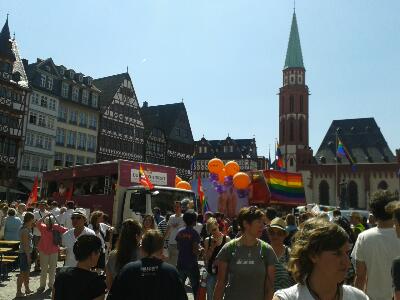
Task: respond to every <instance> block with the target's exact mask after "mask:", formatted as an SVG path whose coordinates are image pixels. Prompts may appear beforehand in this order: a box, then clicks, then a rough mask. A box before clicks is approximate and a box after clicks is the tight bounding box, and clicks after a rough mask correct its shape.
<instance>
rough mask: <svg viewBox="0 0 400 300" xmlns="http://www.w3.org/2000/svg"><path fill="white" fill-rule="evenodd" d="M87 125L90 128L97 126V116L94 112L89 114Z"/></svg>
mask: <svg viewBox="0 0 400 300" xmlns="http://www.w3.org/2000/svg"><path fill="white" fill-rule="evenodd" d="M89 127H90V128H91V129H96V128H97V116H96V114H89Z"/></svg>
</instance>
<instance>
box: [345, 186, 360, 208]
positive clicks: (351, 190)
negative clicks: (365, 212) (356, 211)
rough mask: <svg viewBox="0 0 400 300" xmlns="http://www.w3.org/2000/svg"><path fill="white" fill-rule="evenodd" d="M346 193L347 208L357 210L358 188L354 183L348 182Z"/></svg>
mask: <svg viewBox="0 0 400 300" xmlns="http://www.w3.org/2000/svg"><path fill="white" fill-rule="evenodd" d="M347 193H348V195H349V206H350V207H351V208H358V186H357V183H355V182H354V181H350V182H349V184H348V186H347Z"/></svg>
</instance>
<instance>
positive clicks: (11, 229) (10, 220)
mask: <svg viewBox="0 0 400 300" xmlns="http://www.w3.org/2000/svg"><path fill="white" fill-rule="evenodd" d="M21 226H22V222H21V219H20V218H18V217H15V216H8V217H7V218H6V222H5V224H4V239H5V240H6V241H19V240H20V239H19V230H20V228H21Z"/></svg>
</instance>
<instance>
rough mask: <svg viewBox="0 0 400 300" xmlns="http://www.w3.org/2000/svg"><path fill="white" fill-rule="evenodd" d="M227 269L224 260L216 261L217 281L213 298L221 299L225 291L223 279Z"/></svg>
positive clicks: (215, 299)
mask: <svg viewBox="0 0 400 300" xmlns="http://www.w3.org/2000/svg"><path fill="white" fill-rule="evenodd" d="M227 270H228V263H227V262H224V261H218V273H217V283H216V284H215V289H214V297H213V299H214V300H222V297H223V296H224V291H225V279H226V272H227Z"/></svg>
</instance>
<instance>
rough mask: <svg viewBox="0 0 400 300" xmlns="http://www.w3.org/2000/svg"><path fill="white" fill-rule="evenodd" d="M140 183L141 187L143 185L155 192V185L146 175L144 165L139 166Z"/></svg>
mask: <svg viewBox="0 0 400 300" xmlns="http://www.w3.org/2000/svg"><path fill="white" fill-rule="evenodd" d="M139 177H140V178H139V182H140V184H141V185H143V186H144V187H147V188H149V190H153V189H154V185H153V183H151V181H150V179H149V177H147V175H146V173H145V172H144V170H143V167H142V165H140V166H139Z"/></svg>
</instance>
